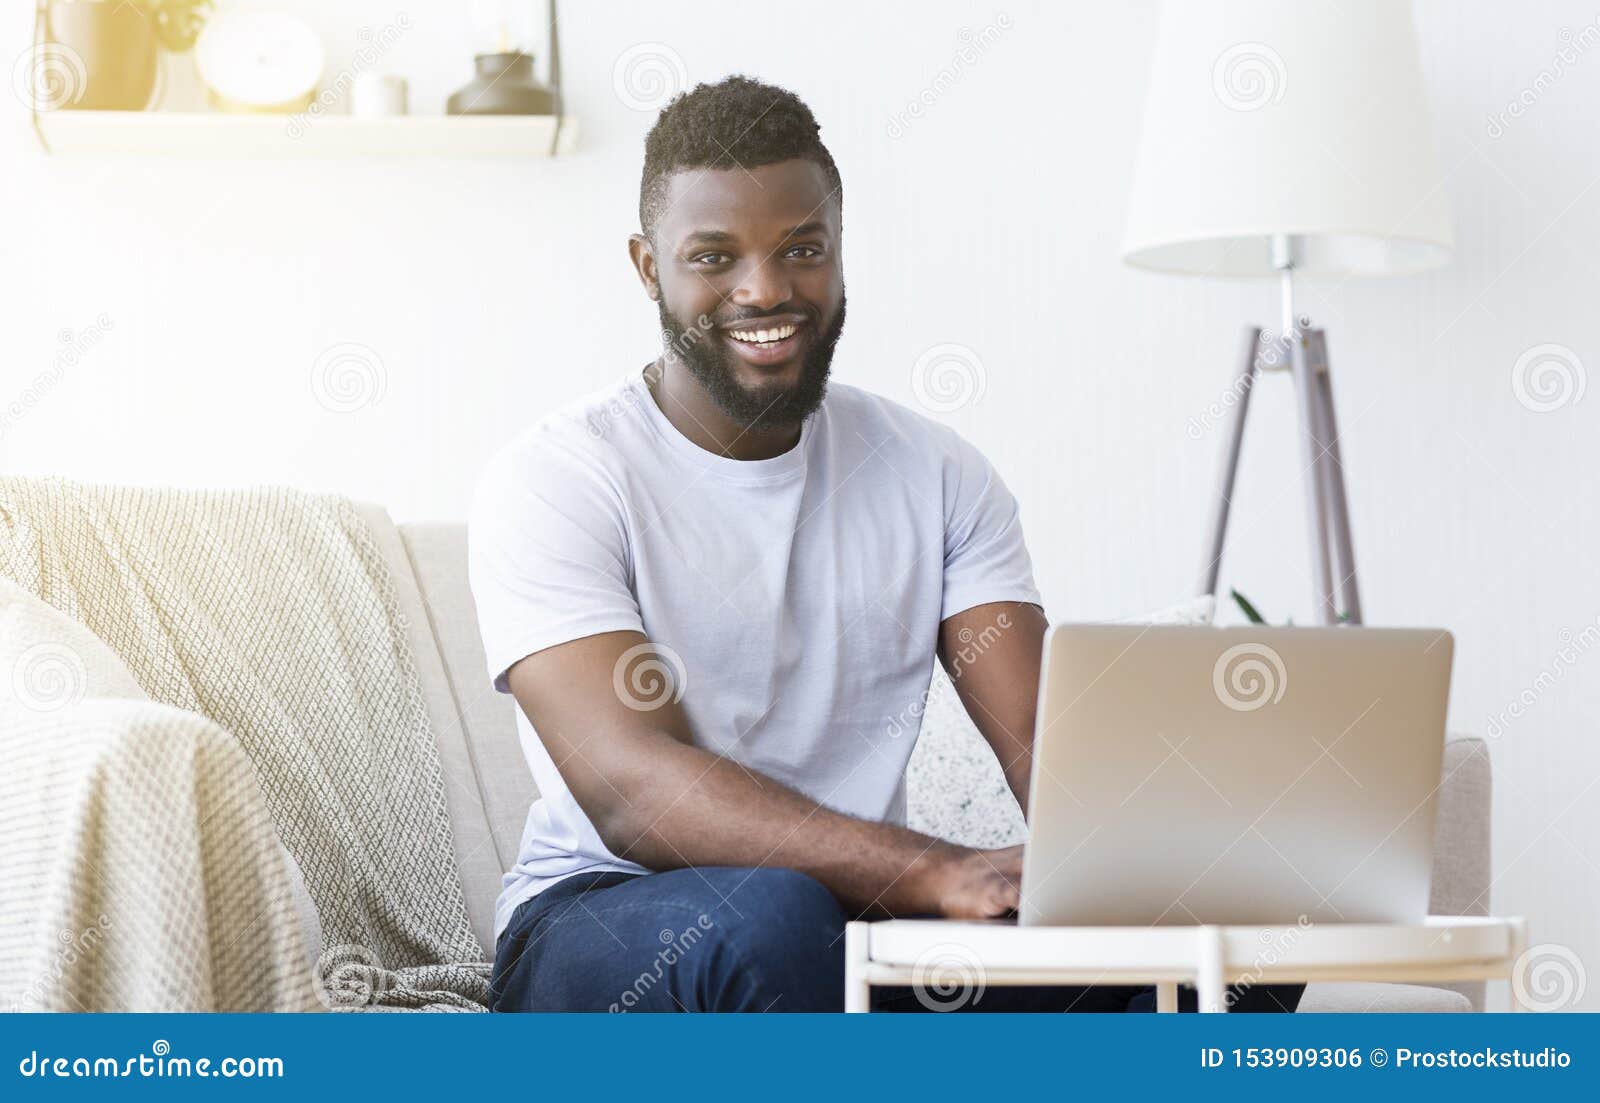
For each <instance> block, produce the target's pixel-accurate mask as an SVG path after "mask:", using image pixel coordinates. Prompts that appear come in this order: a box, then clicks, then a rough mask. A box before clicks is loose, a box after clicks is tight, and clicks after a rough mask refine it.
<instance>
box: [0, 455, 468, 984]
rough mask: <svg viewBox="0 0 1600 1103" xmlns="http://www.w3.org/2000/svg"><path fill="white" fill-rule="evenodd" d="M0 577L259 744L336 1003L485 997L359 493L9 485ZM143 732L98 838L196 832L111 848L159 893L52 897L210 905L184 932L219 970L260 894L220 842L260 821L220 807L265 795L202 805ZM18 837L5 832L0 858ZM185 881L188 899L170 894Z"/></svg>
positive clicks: (432, 759) (428, 749)
mask: <svg viewBox="0 0 1600 1103" xmlns="http://www.w3.org/2000/svg"><path fill="white" fill-rule="evenodd" d="M0 574H4V575H6V576H8V577H10V578H11V579H13V580H15V581H16V582H17V583H19V584H20V585H22V586H23V587H25V588H26V589H28V590H30V591H32V592H33V593H35V594H37V595H38V596H39V597H41V598H42V599H43V600H45V601H46V602H48V603H50V604H51V605H53V606H55V607H56V608H57V609H60V610H62V611H63V612H65V613H67V614H68V615H70V616H72V617H74V618H76V619H77V620H79V621H80V622H82V623H83V624H84V625H86V626H87V627H88V628H89V629H90V630H92V631H93V632H94V633H95V634H96V635H98V636H99V637H100V638H101V639H102V640H104V641H106V642H107V643H108V644H109V645H110V646H111V648H112V649H113V650H115V651H116V652H117V654H118V655H119V656H120V657H121V658H122V659H123V661H124V662H125V663H126V664H127V666H128V668H129V669H130V670H131V671H132V673H133V675H134V677H135V678H136V679H137V680H138V682H139V684H140V686H142V687H143V688H144V690H145V691H146V692H147V693H148V694H149V695H150V697H151V698H153V699H154V700H155V701H156V702H159V703H161V704H164V705H169V706H174V707H175V708H176V709H179V710H185V711H186V712H189V713H195V714H199V716H202V717H205V718H207V719H209V720H210V721H212V722H214V724H215V725H216V726H218V727H220V728H221V729H222V730H223V731H225V732H226V733H228V734H229V735H231V736H232V737H233V739H234V740H236V741H237V743H238V745H239V746H241V747H243V749H244V752H245V753H246V754H247V755H248V756H249V761H250V762H251V763H252V764H253V766H254V772H255V775H256V779H257V781H258V782H259V784H260V790H261V792H262V793H263V794H264V795H265V798H266V806H267V809H268V811H270V814H271V818H272V821H273V822H274V824H275V825H276V829H277V832H278V834H279V835H280V836H281V838H282V840H283V842H284V844H285V845H286V846H287V847H288V849H289V851H290V853H291V854H293V855H294V857H295V859H296V860H297V862H298V863H299V865H300V867H301V870H302V871H303V873H304V875H305V880H306V884H307V887H308V888H309V891H310V894H311V897H312V899H313V900H314V901H315V903H316V909H317V913H318V917H319V918H320V921H321V925H322V930H323V945H324V946H325V947H326V949H325V950H324V952H323V955H322V960H321V962H320V963H319V968H318V973H319V974H320V975H319V977H318V980H319V981H320V982H321V983H322V989H323V996H324V1001H325V1002H328V1003H329V1004H331V1005H332V1006H334V1007H336V1008H340V1007H352V1008H355V1007H359V1008H363V1009H377V1010H398V1009H406V1010H466V1011H477V1010H483V1009H484V1006H485V1004H486V1002H487V997H488V976H489V965H488V964H487V963H486V962H485V961H484V960H483V959H484V953H483V948H482V947H481V946H480V945H479V943H478V940H477V939H476V937H475V936H474V935H473V933H472V929H471V926H470V925H469V922H468V919H467V911H466V905H465V902H464V900H463V898H462V891H461V878H460V874H459V871H458V869H457V867H456V862H455V851H454V845H453V841H452V836H451V826H450V820H449V816H448V813H447V810H446V804H445V796H444V783H443V776H442V772H441V769H440V765H439V760H438V754H437V750H436V748H435V744H434V739H433V733H432V730H431V728H430V725H429V722H428V716H427V711H426V708H425V706H424V704H423V698H422V692H421V686H420V683H419V681H418V677H417V672H416V668H415V665H414V663H413V659H412V656H411V652H410V649H409V646H408V645H407V643H406V635H405V625H404V623H403V621H402V619H401V616H400V613H399V610H398V606H397V604H396V599H395V591H394V585H393V581H392V579H391V578H390V576H389V572H388V567H387V565H386V563H385V562H384V560H383V558H382V555H381V553H380V552H379V550H378V547H377V544H376V543H375V541H374V539H373V536H372V533H371V532H370V531H369V530H368V528H367V526H366V524H365V522H364V521H363V520H362V519H361V517H360V516H359V515H358V513H357V512H356V510H355V509H354V508H353V507H352V506H351V504H350V503H349V502H348V501H347V500H345V499H343V498H340V497H337V496H333V495H319V494H307V493H302V492H298V491H294V490H289V489H282V488H259V489H250V490H234V491H189V490H174V489H156V488H151V489H145V488H134V487H112V486H86V485H82V484H77V483H72V482H68V481H65V480H60V479H24V478H0ZM167 719H168V720H170V717H168V718H167ZM151 723H152V724H153V726H152V727H151V730H150V731H149V732H148V733H147V735H148V737H149V740H150V741H151V743H152V746H151V747H150V748H148V749H146V750H143V751H141V752H139V753H140V754H141V755H142V756H143V757H142V759H141V761H144V762H147V763H148V766H147V768H143V769H141V770H140V771H139V772H138V773H137V774H136V775H131V776H134V777H136V779H137V782H138V785H137V786H129V785H121V786H102V787H101V788H102V789H103V790H104V791H103V792H100V793H98V794H96V795H95V796H94V797H93V799H92V800H90V801H89V802H88V808H87V810H86V811H85V812H84V814H85V815H92V816H93V818H94V824H95V830H96V831H97V832H100V833H105V832H112V833H116V832H118V831H120V830H123V827H122V825H124V824H131V823H137V822H138V821H139V819H140V817H141V816H143V817H149V816H153V815H162V816H166V817H167V818H168V819H171V817H172V815H174V814H177V815H179V816H180V818H187V819H189V820H194V821H195V822H192V823H189V822H169V823H165V824H163V825H162V829H161V830H160V831H159V832H151V831H150V830H148V825H146V827H144V828H136V829H135V828H130V829H129V830H130V839H132V838H134V837H137V838H138V839H139V840H140V845H139V846H137V847H117V846H114V845H113V846H103V847H102V849H103V850H104V852H105V853H113V852H114V853H116V854H118V861H119V862H128V863H133V864H134V865H135V866H136V867H138V868H135V869H133V870H131V871H130V870H124V871H122V873H123V874H124V883H128V884H135V885H136V884H140V883H146V884H148V885H149V886H150V888H149V891H148V892H144V893H139V892H134V893H131V894H130V893H123V894H119V895H117V896H116V897H114V898H112V897H108V896H103V895H101V894H99V893H98V892H97V891H96V890H94V889H93V883H94V882H93V879H92V878H91V879H88V881H87V882H85V881H83V880H74V879H68V878H61V877H56V878H54V879H53V880H52V881H51V883H52V884H53V885H55V886H56V888H55V891H57V892H81V893H91V892H93V893H94V894H95V898H94V899H93V900H92V901H85V902H83V903H82V905H81V906H63V905H62V903H61V902H60V901H55V902H49V903H51V906H53V907H55V908H56V910H58V911H64V913H70V914H72V915H75V916H77V917H79V918H80V919H81V918H82V917H84V916H92V918H91V919H90V920H84V921H83V922H91V921H92V922H94V923H96V924H99V923H101V922H102V921H101V919H100V918H99V917H100V916H101V915H102V913H103V915H104V917H105V919H104V923H105V924H106V925H107V926H108V927H109V928H110V929H117V928H119V927H120V928H122V929H125V930H134V929H139V928H141V927H146V926H149V925H150V924H151V923H159V922H160V921H161V916H162V915H163V914H170V915H173V916H186V915H190V914H198V915H203V916H205V917H206V922H205V923H204V924H203V925H200V926H198V927H196V928H195V929H192V930H188V931H186V932H184V937H185V938H187V940H188V943H187V945H186V946H185V947H183V950H184V955H183V956H184V957H186V958H193V959H194V960H195V961H199V962H211V961H217V960H224V959H225V958H226V954H225V953H224V952H223V951H224V947H226V946H229V945H232V944H233V941H234V940H241V939H249V938H251V931H250V926H251V924H252V922H253V921H254V920H255V919H256V918H257V917H258V915H259V914H260V910H261V905H262V903H263V902H261V901H255V904H256V906H255V907H254V908H252V900H251V893H250V892H249V891H248V889H249V888H250V884H249V881H250V878H251V868H250V866H249V865H248V864H247V861H246V860H247V859H248V858H249V857H250V855H249V854H236V855H232V856H230V855H226V854H217V853H210V852H208V848H214V847H216V846H226V845H228V842H227V841H228V840H229V839H230V838H235V839H236V838H238V837H245V836H248V837H254V836H255V835H258V834H259V830H258V827H259V825H257V824H252V823H249V822H238V823H228V822H227V821H228V820H229V818H230V817H232V818H234V819H239V820H247V819H248V817H249V815H250V814H251V809H252V807H256V808H258V807H259V801H258V802H256V804H255V805H254V806H252V805H251V804H250V802H248V801H231V802H230V801H228V800H227V799H226V793H227V787H228V783H227V779H226V778H225V777H224V778H219V779H210V780H213V781H216V782H217V784H216V785H208V786H207V787H206V788H205V789H204V791H203V792H202V793H201V794H200V795H199V797H203V798H205V803H204V804H202V805H200V806H198V807H196V806H195V802H196V800H197V799H199V797H197V796H196V794H195V793H193V792H190V793H187V794H184V793H169V792H163V791H161V787H162V786H163V785H176V786H180V787H181V786H190V785H193V784H194V779H193V778H191V777H189V776H187V775H186V774H185V773H184V772H183V771H182V770H174V769H163V768H162V767H161V762H160V759H161V756H162V755H163V754H171V753H174V752H176V751H179V750H181V749H182V747H183V746H184V745H186V744H182V743H179V742H174V740H176V738H177V737H176V736H173V735H172V734H171V732H172V731H175V730H176V727H175V726H174V725H172V724H171V723H167V722H165V721H163V723H160V724H157V723H154V721H152V722H151ZM178 727H181V725H178ZM185 738H187V739H189V740H191V741H192V740H193V739H195V738H196V737H195V736H194V735H193V734H192V733H190V734H189V735H187V736H185ZM169 744H170V745H169ZM130 753H131V752H130ZM212 757H214V758H218V759H219V760H220V759H221V758H225V757H226V756H225V755H222V754H221V753H220V752H218V753H217V754H214V755H213V756H212ZM193 761H194V756H190V757H189V758H186V759H184V762H185V764H186V765H185V769H192V768H193V767H192V765H191V764H192V763H193ZM200 765H201V766H203V765H204V760H202V761H201V762H200ZM202 780H207V779H205V778H202ZM0 784H3V782H0ZM16 788H17V786H16V785H15V784H5V790H6V793H5V796H6V797H8V798H15V799H22V800H24V801H26V800H29V799H35V800H42V799H45V792H46V789H47V787H44V786H41V785H37V784H36V785H34V786H33V791H35V792H37V793H39V796H37V797H29V796H28V795H27V794H26V793H24V794H20V796H19V795H18V794H16V793H14V792H13V790H15V789H16ZM146 790H153V791H146ZM6 811H7V812H8V813H13V814H19V815H20V814H24V813H23V810H21V809H19V808H16V807H11V808H8V809H7V810H6ZM196 817H204V818H205V819H204V821H203V822H202V821H201V820H198V819H196ZM8 818H9V816H8ZM219 818H220V819H222V820H223V821H224V824H223V825H218V824H217V823H216V822H215V821H216V820H217V819H219ZM202 826H204V829H205V830H204V831H203V832H202ZM151 840H155V845H154V846H153V848H152V846H151V845H150V841H151ZM114 841H115V840H113V842H114ZM8 845H10V840H8V839H3V838H0V853H3V849H4V848H5V847H6V846H8ZM230 859H238V860H230ZM5 868H14V867H13V865H12V864H11V863H10V862H9V861H8V862H7V864H6V865H5ZM173 869H178V870H181V871H184V876H186V877H191V880H190V882H189V883H188V884H186V885H185V884H184V883H183V881H182V879H181V878H175V877H174V876H173V875H172V870H173ZM197 871H199V872H204V873H205V876H204V877H201V876H198V872H197ZM230 878H231V879H232V880H231V881H230V880H229V879H230ZM174 891H180V892H184V893H188V894H191V895H194V896H195V899H193V900H173V899H169V898H167V897H166V896H164V895H163V894H168V893H171V892H174ZM45 903H47V902H45V901H41V906H44V905H45ZM268 903H271V904H272V906H276V903H275V902H268ZM80 925H81V924H80ZM174 964H175V963H174ZM297 967H298V968H299V969H301V970H304V969H305V967H306V966H305V962H304V961H301V962H299V963H298V966H297Z"/></svg>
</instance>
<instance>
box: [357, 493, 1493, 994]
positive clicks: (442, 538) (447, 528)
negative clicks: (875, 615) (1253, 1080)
mask: <svg viewBox="0 0 1600 1103" xmlns="http://www.w3.org/2000/svg"><path fill="white" fill-rule="evenodd" d="M361 510H362V514H363V516H364V517H365V518H366V519H367V521H368V523H369V524H370V525H371V526H372V528H373V531H374V533H375V534H376V536H377V539H378V542H379V545H380V547H381V548H382V549H383V552H384V555H385V557H386V558H387V560H388V562H389V564H390V566H391V568H392V570H393V573H394V576H395V582H396V587H397V590H398V593H399V597H400V603H401V608H402V611H403V613H404V615H405V618H406V623H407V631H408V632H409V634H410V638H411V645H412V648H413V650H414V652H415V654H416V663H417V670H418V672H419V674H420V676H421V679H422V685H423V691H424V694H425V696H426V700H427V706H428V712H429V716H430V718H431V720H432V723H433V728H434V732H435V735H436V738H437V740H438V745H439V758H440V761H441V763H442V765H443V768H444V773H445V778H446V789H447V795H448V800H449V807H450V814H451V818H452V820H453V824H454V831H455V847H456V859H457V862H458V863H459V865H460V869H461V878H462V882H463V888H464V889H465V893H466V902H467V910H468V912H469V913H470V916H471V920H472V926H473V930H474V931H475V932H476V933H477V936H478V938H479V939H480V940H481V941H482V943H483V945H484V947H485V948H490V947H492V946H493V945H494V939H493V925H494V921H493V915H494V901H495V896H496V895H497V893H498V892H499V888H500V877H501V874H502V872H503V871H504V870H506V869H508V868H509V867H510V866H511V864H512V863H513V862H514V861H515V860H516V856H517V847H518V842H519V840H520V837H521V832H522V824H523V819H524V817H525V816H526V814H527V810H528V805H529V803H530V802H531V801H532V800H533V799H534V797H535V790H534V786H533V781H532V779H531V777H530V776H529V774H528V770H527V767H526V765H525V763H524V761H523V758H522V752H521V750H520V748H519V747H518V744H517V733H516V714H515V712H514V709H515V707H516V706H515V703H514V702H513V701H512V700H511V698H510V697H509V696H507V695H505V694H500V693H496V692H494V690H493V689H492V688H491V686H490V684H489V679H488V674H487V672H486V670H485V660H484V654H483V647H482V644H481V642H480V640H479V638H478V627H477V618H476V616H475V614H474V610H473V604H472V594H471V591H470V589H469V587H468V585H467V573H466V554H467V548H466V530H465V527H464V526H462V525H457V524H404V525H399V526H396V525H395V524H394V522H393V521H391V520H390V518H389V516H388V514H387V513H386V512H385V511H384V510H382V509H381V508H379V507H376V506H370V505H369V506H362V507H361ZM908 784H909V791H910V803H911V822H912V826H914V827H918V828H920V829H922V830H926V831H930V832H932V833H936V834H939V835H941V836H943V837H946V838H952V839H956V840H957V841H960V842H964V843H968V844H972V845H995V846H999V845H1005V844H1007V843H1010V842H1013V841H1017V840H1018V835H1019V832H1020V830H1021V821H1020V817H1019V815H1018V813H1017V809H1016V804H1015V802H1014V801H1012V800H1011V799H1010V797H1009V796H1008V795H1007V794H1006V792H1005V784H1004V781H1003V780H1002V779H1001V777H1000V774H999V770H998V767H997V766H996V765H995V763H994V761H993V757H992V755H990V754H989V752H988V750H987V748H985V747H984V746H983V744H982V742H981V740H980V739H979V737H978V736H977V734H976V732H975V731H974V730H973V729H972V728H971V727H970V725H969V724H967V723H966V721H965V719H964V718H963V717H961V716H960V714H959V709H958V708H952V707H950V705H949V702H946V703H945V705H944V706H943V707H939V706H937V705H936V704H931V705H930V707H929V710H928V713H927V715H926V717H925V719H924V723H923V730H922V735H921V738H920V741H919V743H918V748H917V752H916V754H915V755H914V757H913V759H912V765H911V773H910V777H909V783H908ZM1439 794H1440V806H1439V821H1438V830H1437V848H1436V856H1435V859H1434V869H1433V885H1432V911H1433V912H1434V913H1435V914H1440V915H1462V914H1479V915H1481V914H1486V909H1487V905H1488V887H1489V795H1490V772H1489V757H1488V753H1487V750H1486V747H1485V745H1484V743H1483V741H1482V740H1479V739H1473V738H1452V739H1451V741H1450V743H1449V744H1448V746H1447V748H1446V754H1445V765H1444V781H1443V785H1442V786H1441V788H1440V791H1439ZM1482 987H1483V986H1482V985H1481V984H1477V985H1462V986H1459V989H1458V990H1456V991H1451V990H1446V989H1442V988H1426V987H1420V986H1412V985H1387V984H1317V985H1312V986H1311V987H1310V988H1308V989H1307V992H1306V995H1305V998H1304V1000H1303V1001H1302V1003H1301V1010H1302V1011H1321V1012H1326V1011H1367V1010H1371V1011H1467V1010H1471V1009H1472V1008H1473V1007H1474V1006H1477V1007H1479V1008H1480V1009H1481V1006H1482V994H1483V993H1482Z"/></svg>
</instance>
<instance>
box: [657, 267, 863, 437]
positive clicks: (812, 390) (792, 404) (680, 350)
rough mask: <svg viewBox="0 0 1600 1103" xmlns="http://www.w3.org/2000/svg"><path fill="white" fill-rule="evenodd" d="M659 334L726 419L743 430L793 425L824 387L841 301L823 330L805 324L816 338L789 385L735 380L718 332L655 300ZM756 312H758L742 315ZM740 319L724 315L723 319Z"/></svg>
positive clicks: (838, 329) (672, 356) (812, 406)
mask: <svg viewBox="0 0 1600 1103" xmlns="http://www.w3.org/2000/svg"><path fill="white" fill-rule="evenodd" d="M656 311H657V313H658V314H659V315H660V316H661V334H662V338H663V340H664V341H665V342H666V344H667V351H666V357H667V358H668V359H675V360H678V361H681V362H682V363H683V365H684V366H685V367H686V368H688V369H689V374H690V375H692V376H694V378H695V380H696V381H697V382H698V383H699V384H700V386H701V388H703V389H704V390H705V392H706V394H707V395H709V396H710V397H711V401H712V402H714V403H715V404H716V406H717V409H719V410H721V411H722V412H723V413H724V414H726V415H727V416H728V417H729V418H730V419H732V420H733V421H735V422H737V423H738V424H739V425H742V426H744V427H745V428H747V429H779V428H787V427H791V426H795V425H799V424H800V423H801V422H803V421H804V420H805V419H806V418H808V417H810V416H811V415H812V414H813V413H815V412H816V410H817V407H819V406H821V405H822V399H823V398H824V396H826V394H827V391H828V372H829V370H830V369H831V368H832V366H833V349H834V346H835V345H837V344H838V343H839V336H840V335H841V334H842V333H843V332H844V314H845V300H844V297H843V296H842V295H841V296H840V298H839V312H838V313H837V314H836V315H834V319H833V323H832V324H831V325H829V326H828V329H827V331H826V332H821V331H818V330H817V329H816V322H815V318H814V316H813V319H812V321H811V322H809V323H808V324H809V325H811V327H812V332H813V333H815V334H816V337H815V338H814V339H813V340H812V341H810V342H809V343H808V344H807V346H806V351H805V354H804V356H803V357H802V359H801V363H800V378H799V379H797V380H796V381H795V382H794V383H793V384H783V383H772V384H767V385H761V386H755V387H747V386H745V385H744V384H742V383H740V382H739V376H738V374H737V370H736V367H735V363H734V356H733V353H732V352H731V351H729V349H728V348H727V347H726V346H725V345H724V344H723V338H722V337H721V335H720V334H719V333H711V334H707V333H706V332H705V330H704V329H703V328H701V327H699V326H685V325H684V324H683V323H682V322H680V321H679V320H678V318H677V317H676V316H675V315H674V314H673V313H672V312H671V311H670V310H668V309H667V304H666V301H665V300H664V299H662V300H657V302H656ZM750 317H759V315H750V316H746V319H748V318H750ZM735 320H745V319H729V321H735Z"/></svg>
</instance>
